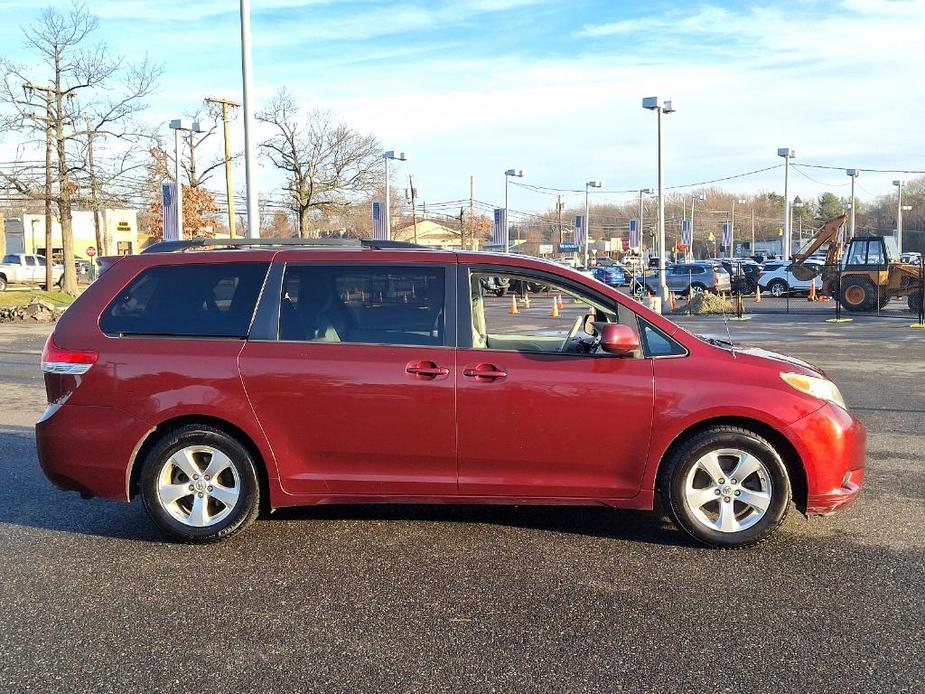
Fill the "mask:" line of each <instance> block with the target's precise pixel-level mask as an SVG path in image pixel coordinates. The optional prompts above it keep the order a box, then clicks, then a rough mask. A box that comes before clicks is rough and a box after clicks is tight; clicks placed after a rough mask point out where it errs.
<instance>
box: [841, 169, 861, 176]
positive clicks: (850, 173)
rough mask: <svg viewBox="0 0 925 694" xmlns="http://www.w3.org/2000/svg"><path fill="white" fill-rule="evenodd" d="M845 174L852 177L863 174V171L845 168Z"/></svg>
mask: <svg viewBox="0 0 925 694" xmlns="http://www.w3.org/2000/svg"><path fill="white" fill-rule="evenodd" d="M845 174H847V175H848V176H851V177H852V178H857V177H858V176H860V175H861V172H860V170H859V169H845Z"/></svg>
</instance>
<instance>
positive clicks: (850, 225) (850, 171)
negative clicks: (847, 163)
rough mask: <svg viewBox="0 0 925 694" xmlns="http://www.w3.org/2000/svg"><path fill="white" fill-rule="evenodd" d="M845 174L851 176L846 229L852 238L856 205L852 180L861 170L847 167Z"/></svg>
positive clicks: (854, 179) (855, 178)
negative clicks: (848, 215)
mask: <svg viewBox="0 0 925 694" xmlns="http://www.w3.org/2000/svg"><path fill="white" fill-rule="evenodd" d="M845 173H846V174H848V175H849V176H851V216H850V217H849V218H848V220H849V221H848V231H849V233H850V234H851V238H854V230H855V217H854V214H855V209H856V208H857V206H858V202H857V198H856V197H855V196H854V182H855V181H856V180H857V178H858V176H860V175H861V172H860V171H859V170H858V169H847V170H846V171H845Z"/></svg>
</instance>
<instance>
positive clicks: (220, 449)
mask: <svg viewBox="0 0 925 694" xmlns="http://www.w3.org/2000/svg"><path fill="white" fill-rule="evenodd" d="M140 481H141V498H142V501H143V503H144V507H145V510H146V511H147V513H148V515H149V516H150V517H151V520H153V521H154V523H155V525H157V526H158V528H159V529H160V530H161V531H163V532H164V533H165V534H167V535H168V536H170V537H172V538H175V539H177V540H181V541H183V542H215V541H216V540H222V539H225V538H227V537H229V536H231V535H233V534H234V533H236V532H239V531H240V530H243V529H244V528H245V527H246V526H247V525H249V524H250V523H251V522H252V521H253V520H254V518H256V517H257V513H258V511H259V507H260V503H259V501H260V488H259V485H258V483H257V473H256V468H255V465H254V461H253V458H252V457H251V455H250V453H249V452H248V451H247V449H246V448H245V447H244V446H242V445H241V443H240V442H239V441H237V440H236V439H234V438H233V437H231V436H229V435H228V434H226V433H225V432H223V431H221V430H220V429H216V428H214V427H210V426H207V425H198V424H191V425H186V426H183V427H180V428H179V429H176V430H174V431H172V432H171V433H170V434H168V435H167V436H165V437H164V438H163V439H162V440H161V441H159V442H158V443H157V444H155V446H154V447H153V448H152V449H151V451H150V452H149V453H148V455H147V456H146V458H145V461H144V463H143V466H142V469H141V478H140Z"/></svg>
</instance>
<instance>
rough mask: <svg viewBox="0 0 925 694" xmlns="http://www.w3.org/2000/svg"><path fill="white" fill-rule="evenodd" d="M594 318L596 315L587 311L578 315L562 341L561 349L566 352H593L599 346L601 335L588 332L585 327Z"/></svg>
mask: <svg viewBox="0 0 925 694" xmlns="http://www.w3.org/2000/svg"><path fill="white" fill-rule="evenodd" d="M594 318H595V315H594V314H593V313H585V314H583V315H580V316H577V317H576V318H575V322H574V323H572V328H571V330H569V331H568V335H567V336H566V338H565V340H564V341H563V342H562V346H561V347H560V348H559V351H560V352H566V353H571V352H575V353H577V354H590V353H591V352H593V351H594V350H595V348H596V347H597V343H598V341H599V339H600V336H595V335H590V334H588V333H587V332H585V330H584V327H585V324H586V323H587V322H588V320H589V319H591V320H593V319H594Z"/></svg>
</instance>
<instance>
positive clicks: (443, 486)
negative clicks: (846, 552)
mask: <svg viewBox="0 0 925 694" xmlns="http://www.w3.org/2000/svg"><path fill="white" fill-rule="evenodd" d="M205 243H211V244H212V245H204V244H205ZM157 250H160V251H161V252H152V253H146V254H142V255H139V256H128V257H123V258H118V259H107V263H106V264H105V265H106V266H107V269H106V272H105V273H104V274H102V275H101V277H100V278H99V279H98V280H97V281H95V282H94V283H93V284H92V285H90V287H89V288H88V289H87V290H86V291H85V292H84V293H83V294H82V295H81V296H80V297H79V298H78V299H77V301H75V302H74V304H73V305H72V306H71V307H70V308H69V309H68V310H67V312H66V313H65V314H64V315H63V316H62V317H61V319H60V320H59V322H58V324H57V325H56V327H55V329H54V332H53V333H52V335H51V336H50V337H49V338H48V342H47V344H46V346H45V350H44V353H43V354H42V370H43V371H44V373H45V386H46V390H47V393H48V403H49V404H48V409H47V410H46V411H45V413H44V414H43V415H42V417H41V419H40V420H39V422H38V424H37V425H36V438H37V443H38V453H39V460H40V461H41V465H42V468H43V470H44V471H45V473H46V475H47V476H48V478H49V479H50V480H51V481H52V482H54V483H55V484H56V485H58V486H59V487H61V488H63V489H71V490H77V491H79V492H81V493H82V494H84V495H87V496H101V497H106V498H109V499H117V500H121V501H129V500H131V499H132V498H134V497H135V496H136V495H137V496H141V499H142V501H143V503H144V506H145V508H146V509H147V512H148V513H149V515H150V517H151V519H152V520H153V521H154V523H155V524H156V525H157V526H158V527H159V528H160V529H161V530H163V531H164V532H165V533H166V534H167V535H169V536H171V537H173V538H178V539H181V540H185V541H192V542H206V541H213V540H218V539H221V538H224V537H227V536H229V535H232V534H233V533H235V532H237V531H239V530H241V529H243V528H244V527H245V526H246V525H247V524H248V523H250V522H251V521H252V520H253V519H254V518H255V517H256V516H257V515H258V513H259V512H260V511H261V510H264V511H271V510H272V509H275V508H280V507H284V506H297V505H303V504H336V503H350V504H354V503H367V502H370V503H372V502H375V503H382V502H396V503H453V504H458V503H466V504H559V505H562V504H572V505H604V506H610V507H614V508H635V509H652V508H653V505H654V502H655V498H656V495H658V496H660V498H661V500H662V502H663V503H664V506H665V507H666V508H667V509H668V510H669V512H670V514H671V516H672V517H673V519H674V521H675V522H676V524H677V525H678V526H679V527H680V528H681V529H683V530H684V531H685V532H687V533H689V534H690V535H691V536H693V537H694V538H696V539H697V540H699V541H701V542H704V543H706V544H710V545H716V546H723V547H734V546H742V545H748V544H752V543H755V542H757V541H759V540H761V539H763V538H765V537H767V536H768V535H769V534H770V533H772V532H773V531H774V529H775V528H776V527H777V526H778V525H779V524H780V523H781V521H782V519H783V518H784V515H785V514H786V512H787V510H788V508H789V505H790V503H791V501H792V502H793V503H794V504H795V505H796V506H797V508H799V509H800V510H801V511H803V512H804V513H822V514H825V513H829V512H831V511H834V510H836V509H837V508H839V507H841V506H844V505H846V504H847V503H849V502H851V501H852V500H853V499H854V498H855V497H856V496H857V494H858V491H859V489H860V487H861V484H862V482H863V480H864V457H865V434H864V429H863V427H862V426H861V424H860V423H859V422H858V421H857V420H856V419H855V418H854V417H852V415H851V414H850V413H849V412H848V410H847V408H846V406H845V403H844V400H843V399H842V396H841V395H840V393H839V391H838V388H837V387H836V386H835V385H834V384H833V383H832V382H831V381H829V380H828V379H827V378H826V377H825V375H824V374H823V373H822V372H821V371H820V370H818V369H816V368H813V367H812V366H810V365H808V364H806V363H804V362H801V361H799V360H796V359H791V358H788V357H785V356H781V355H779V354H774V353H770V352H766V351H762V350H757V349H742V348H738V347H735V346H733V345H731V344H728V343H718V342H716V341H711V340H705V339H702V338H699V337H697V336H695V335H692V334H690V333H688V332H686V331H685V330H683V329H681V328H679V327H678V326H677V325H675V324H674V323H672V322H671V321H669V320H667V319H665V318H663V317H662V316H660V315H658V314H656V313H653V312H652V311H649V310H648V309H646V308H645V307H643V306H641V305H640V304H638V303H637V302H635V301H634V300H632V299H631V298H629V297H627V296H626V295H624V294H621V293H620V292H618V291H617V290H616V289H613V288H610V287H608V286H606V285H604V284H602V283H599V282H597V281H596V280H594V279H591V278H589V277H586V276H584V275H581V274H579V273H577V272H574V271H572V270H570V269H568V268H565V267H563V266H561V265H557V264H553V263H549V262H544V261H541V260H536V259H532V258H526V257H518V256H512V255H495V254H485V253H473V252H465V251H463V252H451V251H441V250H429V249H423V248H419V247H412V246H409V245H402V244H397V243H390V242H369V241H363V242H360V241H355V242H350V241H341V240H330V241H329V240H319V241H316V242H314V243H313V242H307V241H301V242H298V243H297V244H296V243H293V242H291V241H290V242H283V241H279V240H269V239H268V240H264V241H245V240H238V241H235V242H227V241H213V242H202V241H198V242H196V241H192V242H179V243H177V242H174V243H172V244H165V245H161V246H159V247H158V249H157ZM498 277H502V278H505V279H507V280H508V281H509V285H510V286H521V287H530V288H531V289H537V290H540V291H538V292H536V293H535V294H533V296H532V297H530V296H529V295H525V296H511V295H508V296H504V297H498V296H496V292H492V291H489V290H488V287H489V286H493V285H492V284H491V283H492V282H496V281H497V278H498ZM531 298H532V301H529V299H531ZM528 304H529V306H528Z"/></svg>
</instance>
